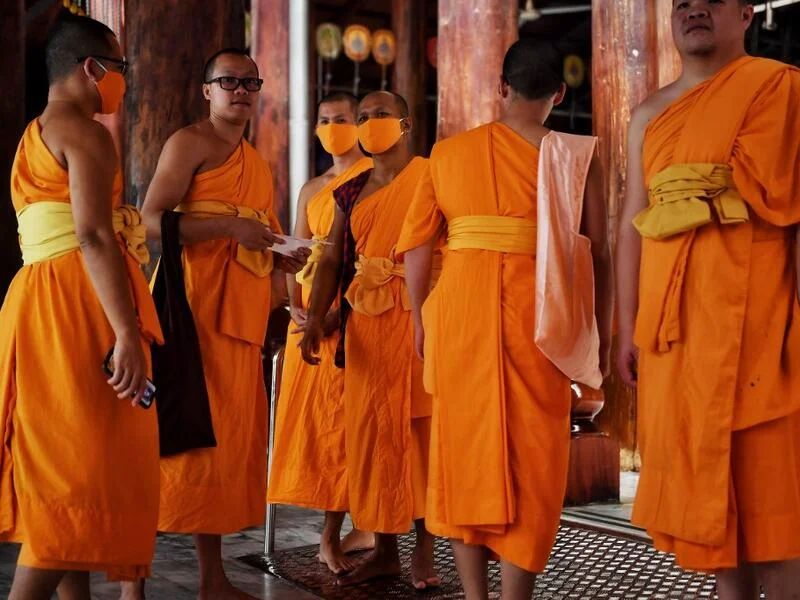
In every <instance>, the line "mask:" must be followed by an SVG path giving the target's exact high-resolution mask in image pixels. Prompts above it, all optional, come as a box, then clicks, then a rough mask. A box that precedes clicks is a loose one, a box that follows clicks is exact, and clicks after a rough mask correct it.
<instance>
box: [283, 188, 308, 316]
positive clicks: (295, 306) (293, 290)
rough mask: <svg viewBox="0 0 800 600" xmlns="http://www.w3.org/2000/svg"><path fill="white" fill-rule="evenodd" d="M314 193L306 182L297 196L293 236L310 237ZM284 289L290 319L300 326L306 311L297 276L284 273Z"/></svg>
mask: <svg viewBox="0 0 800 600" xmlns="http://www.w3.org/2000/svg"><path fill="white" fill-rule="evenodd" d="M313 194H314V190H313V189H312V187H311V186H310V185H309V184H308V183H306V184H305V185H304V186H303V187H302V188H301V189H300V194H299V196H298V198H297V211H296V213H295V214H296V215H297V217H296V219H297V220H296V221H295V223H294V232H293V235H294V237H298V238H303V239H311V235H312V234H311V227H309V225H308V214H307V212H306V210H307V208H308V201H309V199H311V197H312V196H313ZM286 289H287V291H288V292H289V309H290V311H291V313H292V320H293V321H294V322H295V324H297V325H299V326H302V325H304V324H305V321H306V311H305V309H304V308H303V290H302V286H301V285H300V284H298V283H297V278H296V277H295V276H294V275H293V274H287V275H286Z"/></svg>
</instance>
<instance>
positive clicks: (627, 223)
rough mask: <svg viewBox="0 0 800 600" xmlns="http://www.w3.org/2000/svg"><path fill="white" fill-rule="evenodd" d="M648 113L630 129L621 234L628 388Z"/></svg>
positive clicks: (622, 356)
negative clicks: (635, 223) (636, 220)
mask: <svg viewBox="0 0 800 600" xmlns="http://www.w3.org/2000/svg"><path fill="white" fill-rule="evenodd" d="M647 118H648V117H647V114H646V113H645V112H644V111H643V110H642V109H641V108H639V109H637V110H636V111H634V113H633V115H632V116H631V122H630V126H629V128H628V168H627V177H626V181H627V184H626V190H625V199H624V201H623V204H622V210H621V211H620V215H619V229H618V234H617V251H616V269H617V327H618V334H619V349H618V356H617V368H618V369H619V372H620V375H621V376H622V379H623V380H624V381H625V383H627V384H628V385H631V386H633V385H635V384H636V360H637V357H638V351H637V349H636V347H635V346H634V344H633V329H634V324H635V321H636V311H637V310H638V306H639V261H640V259H641V254H642V240H641V237H640V236H639V232H638V231H636V229H635V228H634V226H633V218H634V217H635V216H636V215H637V214H638V213H639V212H640V211H642V210H644V209H645V208H647V188H646V187H645V182H644V168H643V164H642V145H643V142H644V130H645V127H646V126H647Z"/></svg>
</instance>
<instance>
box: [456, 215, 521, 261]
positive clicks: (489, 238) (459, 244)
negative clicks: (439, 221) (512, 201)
mask: <svg viewBox="0 0 800 600" xmlns="http://www.w3.org/2000/svg"><path fill="white" fill-rule="evenodd" d="M447 247H448V248H449V249H450V250H461V249H465V248H472V249H477V250H492V251H494V252H504V253H509V254H529V255H535V254H536V223H535V222H534V221H531V220H529V219H523V218H521V217H498V216H491V215H478V216H466V217H457V218H455V219H452V220H451V221H449V222H448V223H447Z"/></svg>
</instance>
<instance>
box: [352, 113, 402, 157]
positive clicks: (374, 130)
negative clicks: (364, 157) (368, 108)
mask: <svg viewBox="0 0 800 600" xmlns="http://www.w3.org/2000/svg"><path fill="white" fill-rule="evenodd" d="M400 121H402V119H396V118H392V117H390V118H386V119H369V120H367V121H364V122H363V123H362V124H361V125H359V126H358V140H359V141H360V142H361V145H362V146H364V150H366V151H367V152H369V153H370V154H383V153H384V152H386V151H387V150H389V148H391V147H392V146H394V145H395V144H396V143H397V142H398V141H399V140H400V138H401V137H402V135H403V130H402V128H401V127H400Z"/></svg>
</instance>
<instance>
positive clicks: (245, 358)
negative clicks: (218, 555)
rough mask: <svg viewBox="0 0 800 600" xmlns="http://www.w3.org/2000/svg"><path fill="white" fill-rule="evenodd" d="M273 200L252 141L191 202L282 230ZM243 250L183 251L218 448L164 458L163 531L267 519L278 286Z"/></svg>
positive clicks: (201, 247)
mask: <svg viewBox="0 0 800 600" xmlns="http://www.w3.org/2000/svg"><path fill="white" fill-rule="evenodd" d="M272 197H273V189H272V175H271V173H270V171H269V167H268V166H267V163H266V162H265V161H264V160H263V159H262V158H261V157H260V156H259V155H258V153H257V152H256V150H255V149H254V148H253V147H252V146H251V145H250V144H248V143H247V142H245V141H242V142H241V144H240V145H239V146H238V147H237V148H236V150H235V151H234V152H233V153H232V154H231V156H230V157H229V158H228V159H227V160H226V161H225V163H223V164H222V165H220V166H219V167H217V168H215V169H211V170H209V171H206V172H203V173H200V174H198V175H196V176H195V178H194V181H193V182H192V185H191V187H190V188H189V191H188V192H187V194H186V197H185V198H184V199H183V201H182V204H187V205H191V203H192V202H199V201H205V200H222V201H224V202H227V203H229V204H232V205H235V206H242V207H246V208H247V209H252V210H255V211H259V212H261V213H265V214H267V215H268V220H269V222H270V223H271V226H272V229H273V231H280V225H279V224H278V221H277V219H276V217H275V213H274V212H273V210H272ZM236 247H237V244H236V243H235V242H234V241H232V240H226V239H221V240H211V241H206V242H201V243H199V244H192V245H188V246H184V249H183V263H184V279H185V283H186V297H187V299H188V301H189V306H190V308H191V309H192V315H193V316H194V321H195V326H196V327H197V335H198V339H199V341H200V351H201V354H202V358H203V370H204V372H205V377H206V387H207V389H208V396H209V404H210V408H211V418H212V421H213V424H214V435H215V436H216V439H217V447H216V448H203V449H198V450H192V451H190V452H186V453H184V454H179V455H176V456H171V457H168V458H164V459H162V460H161V512H160V515H159V530H161V531H174V532H182V533H216V534H225V533H231V532H233V531H237V530H239V529H243V528H245V527H249V526H253V525H257V524H259V523H261V522H262V521H263V518H264V498H265V496H266V491H267V490H266V484H267V482H266V469H267V466H266V454H267V431H266V427H265V423H266V422H267V398H266V390H265V388H264V381H263V378H264V375H263V371H262V366H261V346H262V344H263V342H264V337H265V335H266V327H267V318H268V316H269V310H270V293H271V280H270V278H269V277H258V276H257V275H255V274H253V273H251V272H250V271H249V270H247V269H246V268H245V267H244V266H242V265H241V264H240V263H238V262H237V261H236Z"/></svg>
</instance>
